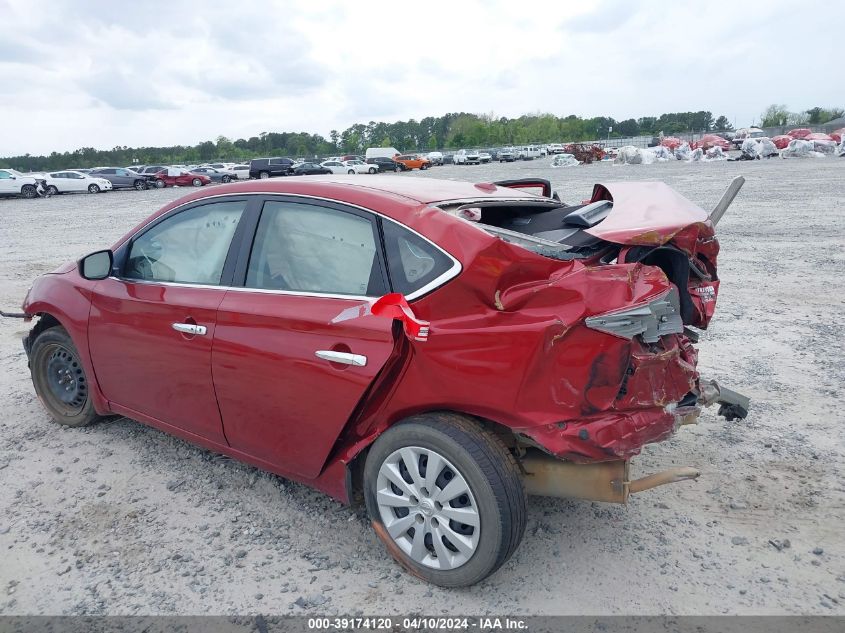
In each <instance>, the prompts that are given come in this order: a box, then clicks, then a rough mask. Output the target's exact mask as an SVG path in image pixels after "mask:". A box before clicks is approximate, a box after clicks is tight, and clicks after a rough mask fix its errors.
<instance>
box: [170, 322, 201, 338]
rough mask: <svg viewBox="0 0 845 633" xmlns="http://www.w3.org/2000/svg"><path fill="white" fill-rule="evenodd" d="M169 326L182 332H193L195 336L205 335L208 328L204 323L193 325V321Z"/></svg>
mask: <svg viewBox="0 0 845 633" xmlns="http://www.w3.org/2000/svg"><path fill="white" fill-rule="evenodd" d="M170 327H172V328H173V329H174V330H176V331H177V332H182V334H194V335H196V336H205V335H206V333H207V332H208V328H207V327H205V326H204V325H194V324H193V323H174V324H173V325H171V326H170Z"/></svg>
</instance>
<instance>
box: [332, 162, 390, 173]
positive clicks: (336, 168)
mask: <svg viewBox="0 0 845 633" xmlns="http://www.w3.org/2000/svg"><path fill="white" fill-rule="evenodd" d="M320 167H323V168H325V169H328V170H329V171H330V172H331V173H333V174H349V175H354V174H374V173H376V172H377V171H378V167H376V166H375V165H370V164H368V163H363V162H361V161H360V160H327V161H323V162H322V163H320Z"/></svg>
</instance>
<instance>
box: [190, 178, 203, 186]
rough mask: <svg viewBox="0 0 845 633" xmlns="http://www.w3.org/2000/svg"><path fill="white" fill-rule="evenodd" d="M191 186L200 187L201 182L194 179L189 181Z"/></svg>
mask: <svg viewBox="0 0 845 633" xmlns="http://www.w3.org/2000/svg"><path fill="white" fill-rule="evenodd" d="M191 184H192V185H193V186H194V187H202V180H200V179H199V178H194V179H193V180H192V181H191Z"/></svg>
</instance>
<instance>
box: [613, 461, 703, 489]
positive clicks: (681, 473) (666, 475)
mask: <svg viewBox="0 0 845 633" xmlns="http://www.w3.org/2000/svg"><path fill="white" fill-rule="evenodd" d="M700 474H701V472H699V471H698V470H697V469H695V468H690V467H689V466H684V467H681V468H670V469H669V470H664V471H662V472H659V473H654V474H653V475H648V476H647V477H641V478H640V479H635V480H634V481H631V482H628V493H629V494H634V493H637V492H642V491H644V490H651V489H652V488H657V486H663V485H665V484H674V483H677V482H679V481H687V480H688V479H698V476H699V475H700Z"/></svg>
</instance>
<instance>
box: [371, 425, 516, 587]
mask: <svg viewBox="0 0 845 633" xmlns="http://www.w3.org/2000/svg"><path fill="white" fill-rule="evenodd" d="M364 497H365V500H366V504H367V511H368V513H369V515H370V518H371V521H372V525H373V529H374V530H375V532H376V534H377V535H378V536H379V538H380V539H381V540H382V541H383V542H384V543H385V545H386V546H387V549H388V551H389V552H390V554H391V555H392V556H393V557H394V558H395V559H396V560H397V561H398V562H399V563H400V564H401V565H402V566H403V567H405V568H406V569H407V570H408V571H410V572H411V573H412V574H414V575H416V576H419V577H420V578H422V579H424V580H426V581H428V582H430V583H433V584H436V585H440V586H442V587H462V586H468V585H473V584H475V583H477V582H480V581H481V580H483V579H484V578H486V577H487V576H489V575H490V574H492V573H493V572H495V571H496V570H497V569H498V568H499V567H501V566H502V565H503V564H504V563H505V562H506V561H507V560H508V558H510V556H511V555H512V554H513V552H514V551H515V550H516V548H517V546H518V545H519V542H520V540H521V539H522V535H523V532H524V531H525V515H526V508H525V489H524V487H523V484H522V480H521V479H520V474H519V468H518V466H517V463H516V460H515V459H514V457H513V455H511V453H510V452H509V451H508V450H507V448H506V447H505V445H504V444H503V443H502V441H501V440H500V439H499V438H498V437H497V436H495V435H494V434H492V433H490V432H488V431H486V430H484V429H483V428H481V427H480V426H479V425H478V424H476V423H475V422H473V421H471V420H469V419H467V418H464V417H462V416H459V415H455V414H452V413H448V412H440V413H431V414H425V415H418V416H414V417H412V418H409V419H408V420H406V421H404V422H402V423H400V424H398V425H396V426H394V427H392V428H390V429H388V430H387V431H386V432H384V433H383V434H382V435H381V436H380V437H379V438H378V439H377V440H376V442H375V443H374V444H373V446H372V448H371V449H370V452H369V454H368V455H367V461H366V464H365V467H364Z"/></svg>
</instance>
